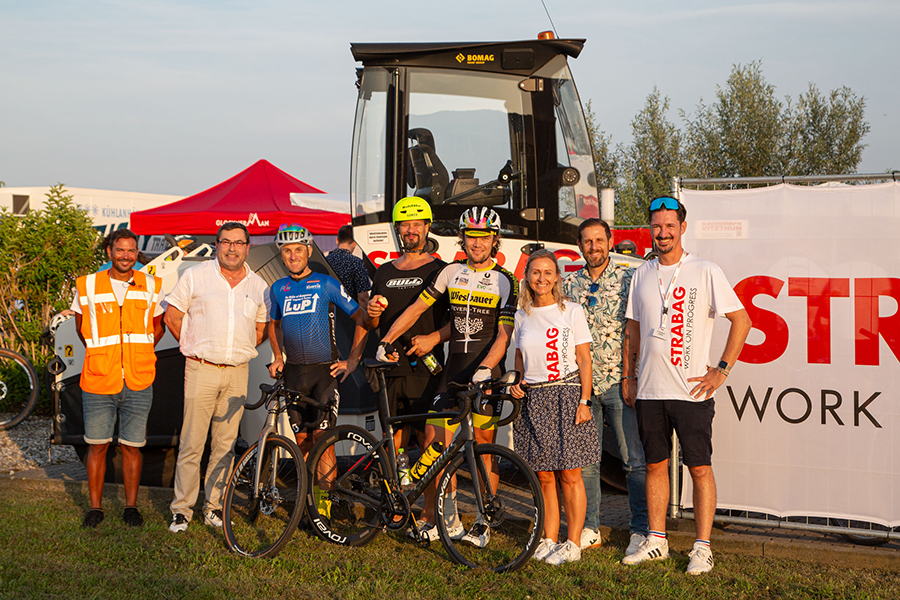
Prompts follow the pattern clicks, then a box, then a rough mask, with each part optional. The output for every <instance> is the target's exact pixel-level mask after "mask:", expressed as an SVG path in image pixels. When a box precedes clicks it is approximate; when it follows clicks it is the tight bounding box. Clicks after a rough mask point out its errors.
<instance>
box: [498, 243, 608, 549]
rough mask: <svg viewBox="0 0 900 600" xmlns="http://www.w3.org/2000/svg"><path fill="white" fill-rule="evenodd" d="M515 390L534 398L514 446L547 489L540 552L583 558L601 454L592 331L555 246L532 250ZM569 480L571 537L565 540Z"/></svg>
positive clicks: (519, 319) (519, 315)
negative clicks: (586, 477) (586, 471)
mask: <svg viewBox="0 0 900 600" xmlns="http://www.w3.org/2000/svg"><path fill="white" fill-rule="evenodd" d="M514 337H515V340H516V342H515V343H516V370H518V371H519V372H520V373H522V374H523V377H522V383H521V384H519V385H515V386H513V387H512V388H511V392H512V395H513V396H515V397H517V398H522V397H524V396H525V395H526V394H527V396H528V398H527V400H526V401H525V402H523V403H522V414H521V418H519V419H518V420H517V421H516V422H515V423H514V424H513V447H514V448H515V450H516V452H517V453H518V454H519V455H520V456H521V457H522V458H523V459H525V461H526V462H527V463H528V464H529V465H531V467H532V468H533V469H534V470H535V471H537V474H538V478H539V479H540V482H541V490H542V491H543V495H544V515H545V517H544V518H545V520H544V537H543V539H542V540H541V542H540V544H539V546H538V549H537V551H536V552H535V554H534V558H536V559H538V560H543V561H545V562H547V563H550V564H554V565H558V564H562V563H564V562H573V561H577V560H579V559H580V558H581V547H580V543H581V529H582V526H583V525H584V514H585V506H586V500H585V492H584V481H582V479H581V467H583V466H584V465H588V464H593V463H597V462H599V461H600V455H601V453H602V447H601V445H600V441H599V440H598V438H597V428H596V426H595V425H594V423H593V418H592V417H591V409H590V408H589V406H590V397H591V350H590V347H591V332H590V329H588V324H587V319H585V316H584V310H583V309H582V308H581V305H580V304H576V303H574V302H569V301H567V300H564V298H563V295H562V291H561V278H560V273H559V264H558V263H557V262H556V256H555V255H554V254H553V253H552V252H550V251H548V250H538V251H536V252H534V253H532V254H531V256H529V257H528V263H527V264H526V265H525V278H524V279H523V281H522V293H521V294H520V295H519V310H518V311H517V312H516V321H515V330H514ZM557 479H559V483H560V485H561V487H562V493H563V505H564V506H565V509H566V522H567V525H568V527H567V537H568V540H566V541H565V542H563V543H561V544H558V543H556V540H557V539H558V537H559V521H560V512H559V500H558V495H557V493H556V481H557Z"/></svg>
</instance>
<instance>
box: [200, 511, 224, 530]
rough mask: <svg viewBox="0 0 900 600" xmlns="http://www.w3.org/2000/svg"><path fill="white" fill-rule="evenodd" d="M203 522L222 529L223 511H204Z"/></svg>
mask: <svg viewBox="0 0 900 600" xmlns="http://www.w3.org/2000/svg"><path fill="white" fill-rule="evenodd" d="M203 522H204V523H206V524H207V525H209V526H210V527H221V526H222V511H221V510H204V511H203Z"/></svg>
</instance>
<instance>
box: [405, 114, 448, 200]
mask: <svg viewBox="0 0 900 600" xmlns="http://www.w3.org/2000/svg"><path fill="white" fill-rule="evenodd" d="M408 136H409V139H410V140H412V141H414V142H415V143H416V145H415V146H410V147H409V150H408V152H409V166H410V167H411V168H410V169H409V171H411V172H412V175H413V176H414V179H415V180H414V181H407V183H408V184H409V185H410V187H413V184H414V185H415V188H416V192H415V194H414V195H415V196H418V197H420V198H426V199H428V201H429V202H431V204H432V205H435V204H443V202H444V194H445V192H446V190H447V184H448V183H450V175H449V174H448V173H447V167H445V166H444V163H442V162H441V159H440V158H438V156H437V153H436V152H435V151H434V135H433V134H432V133H431V131H430V130H428V129H425V128H424V127H419V128H416V129H410V130H409V133H408ZM409 171H408V172H409Z"/></svg>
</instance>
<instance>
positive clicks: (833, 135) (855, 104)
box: [784, 83, 871, 175]
mask: <svg viewBox="0 0 900 600" xmlns="http://www.w3.org/2000/svg"><path fill="white" fill-rule="evenodd" d="M865 108H866V100H865V98H861V97H857V95H856V94H854V93H853V91H852V90H851V89H850V88H848V87H846V86H844V87H841V88H839V89H836V90H832V91H831V93H830V94H829V95H828V97H827V98H826V97H825V96H823V95H822V94H821V93H820V92H819V90H818V88H817V87H816V86H815V84H813V83H810V84H809V90H808V91H807V93H806V94H801V95H800V99H799V101H798V103H797V106H796V108H794V109H793V110H792V111H791V112H790V113H789V114H788V115H787V116H786V120H787V122H788V126H787V140H789V141H790V144H785V146H786V147H787V148H788V149H789V152H788V154H787V156H786V158H785V161H784V163H785V169H784V173H785V174H789V175H822V174H828V173H851V172H853V171H856V167H857V165H859V162H860V161H861V160H862V151H863V149H864V148H865V147H866V145H865V144H863V143H862V139H863V137H865V135H866V134H867V133H869V131H870V129H871V128H870V126H869V124H868V123H867V122H866V120H865Z"/></svg>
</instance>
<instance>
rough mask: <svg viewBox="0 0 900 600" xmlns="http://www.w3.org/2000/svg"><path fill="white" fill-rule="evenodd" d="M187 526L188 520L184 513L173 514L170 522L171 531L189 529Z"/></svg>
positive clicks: (179, 531) (177, 531) (176, 531)
mask: <svg viewBox="0 0 900 600" xmlns="http://www.w3.org/2000/svg"><path fill="white" fill-rule="evenodd" d="M187 528H188V520H187V519H186V518H185V516H184V515H180V514H175V515H172V522H171V523H169V531H171V532H172V533H181V532H182V531H187Z"/></svg>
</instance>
